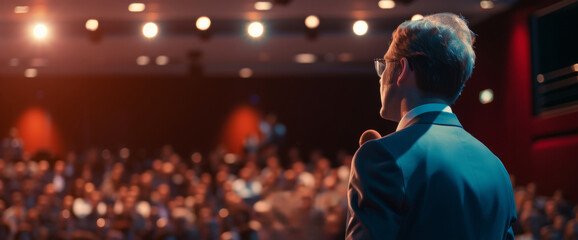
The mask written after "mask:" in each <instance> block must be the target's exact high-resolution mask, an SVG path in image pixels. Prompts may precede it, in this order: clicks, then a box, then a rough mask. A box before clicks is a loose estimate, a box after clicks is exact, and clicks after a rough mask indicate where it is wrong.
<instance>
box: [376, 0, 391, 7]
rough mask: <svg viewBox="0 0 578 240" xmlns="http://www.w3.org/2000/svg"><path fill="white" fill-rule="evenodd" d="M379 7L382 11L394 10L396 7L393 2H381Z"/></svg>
mask: <svg viewBox="0 0 578 240" xmlns="http://www.w3.org/2000/svg"><path fill="white" fill-rule="evenodd" d="M377 5H378V6H379V8H381V9H392V8H394V7H395V2H394V1H393V0H380V1H379V2H378V3H377Z"/></svg>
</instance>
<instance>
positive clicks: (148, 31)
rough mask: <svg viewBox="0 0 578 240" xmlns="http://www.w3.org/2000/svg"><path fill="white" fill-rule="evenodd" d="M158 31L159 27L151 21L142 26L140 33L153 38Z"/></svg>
mask: <svg viewBox="0 0 578 240" xmlns="http://www.w3.org/2000/svg"><path fill="white" fill-rule="evenodd" d="M158 33H159V27H158V26H157V25H156V24H155V23H153V22H149V23H146V24H145V25H144V26H143V27H142V34H143V35H144V36H145V37H147V38H154V37H156V36H157V34H158Z"/></svg>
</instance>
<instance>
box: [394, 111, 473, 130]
mask: <svg viewBox="0 0 578 240" xmlns="http://www.w3.org/2000/svg"><path fill="white" fill-rule="evenodd" d="M414 124H436V125H445V126H455V127H461V128H463V127H462V124H461V123H460V121H459V120H458V117H457V116H456V115H455V114H453V113H449V112H426V113H423V114H420V115H418V116H416V117H415V118H413V119H411V120H410V121H409V122H407V124H405V126H400V128H399V129H400V130H403V129H405V128H407V127H409V126H411V125H414Z"/></svg>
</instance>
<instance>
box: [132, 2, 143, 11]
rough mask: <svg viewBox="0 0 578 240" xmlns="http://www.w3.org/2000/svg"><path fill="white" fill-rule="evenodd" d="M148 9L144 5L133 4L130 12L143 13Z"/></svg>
mask: <svg viewBox="0 0 578 240" xmlns="http://www.w3.org/2000/svg"><path fill="white" fill-rule="evenodd" d="M145 9H146V5H145V4H144V3H131V4H129V5H128V11H129V12H142V11H144V10H145Z"/></svg>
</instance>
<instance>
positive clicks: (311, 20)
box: [305, 15, 319, 29]
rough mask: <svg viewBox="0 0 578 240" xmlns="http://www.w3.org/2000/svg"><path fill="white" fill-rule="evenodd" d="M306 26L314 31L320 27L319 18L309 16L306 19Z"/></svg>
mask: <svg viewBox="0 0 578 240" xmlns="http://www.w3.org/2000/svg"><path fill="white" fill-rule="evenodd" d="M305 26H307V28H309V29H314V28H317V27H318V26H319V18H318V17H317V16H315V15H309V16H308V17H307V18H305Z"/></svg>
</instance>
